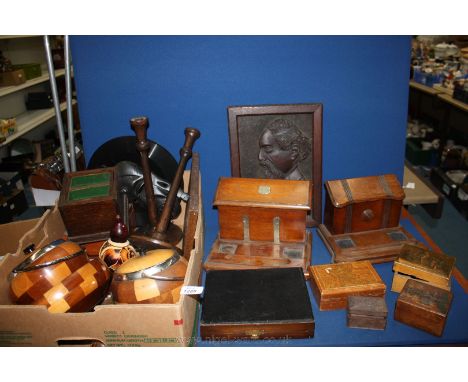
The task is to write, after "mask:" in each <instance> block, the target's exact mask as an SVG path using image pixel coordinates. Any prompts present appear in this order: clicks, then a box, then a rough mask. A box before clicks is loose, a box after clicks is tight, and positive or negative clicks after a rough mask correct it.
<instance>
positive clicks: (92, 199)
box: [58, 167, 118, 243]
mask: <svg viewBox="0 0 468 382" xmlns="http://www.w3.org/2000/svg"><path fill="white" fill-rule="evenodd" d="M58 207H59V209H60V214H61V215H62V219H63V222H64V223H65V227H66V228H67V232H68V235H69V238H70V239H71V240H73V241H76V242H78V243H86V242H91V241H97V240H106V239H107V238H108V236H109V231H110V229H111V228H112V227H113V226H114V222H115V216H116V215H117V214H118V207H117V180H116V177H115V171H114V167H109V168H101V169H96V170H86V171H77V172H70V173H66V174H65V175H64V177H63V188H62V191H61V192H60V198H59V201H58Z"/></svg>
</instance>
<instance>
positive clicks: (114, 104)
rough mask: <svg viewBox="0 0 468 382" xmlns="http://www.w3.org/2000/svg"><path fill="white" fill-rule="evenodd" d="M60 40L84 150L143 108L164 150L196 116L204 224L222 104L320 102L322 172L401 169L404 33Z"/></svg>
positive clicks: (211, 213)
mask: <svg viewBox="0 0 468 382" xmlns="http://www.w3.org/2000/svg"><path fill="white" fill-rule="evenodd" d="M71 44H72V45H71V49H72V55H73V63H74V69H75V81H76V88H77V97H78V104H79V111H80V118H81V127H82V133H83V140H84V147H85V153H86V157H87V159H89V158H90V157H91V155H92V153H93V152H94V150H95V149H96V148H97V147H99V146H100V145H101V144H102V143H103V142H105V141H106V140H108V139H110V138H112V137H116V136H120V135H132V134H133V132H132V131H131V130H130V128H129V123H128V120H129V119H130V118H131V117H133V116H137V115H147V116H148V117H149V119H150V129H149V131H148V135H149V137H150V138H151V139H153V140H155V141H157V142H159V143H160V144H162V145H163V146H165V147H166V148H167V149H168V150H170V151H171V153H172V154H173V155H174V156H175V157H176V158H178V150H179V148H180V146H181V145H182V143H183V130H184V128H185V127H187V126H193V127H196V128H198V129H199V130H201V132H202V137H201V139H200V140H199V141H198V142H197V143H196V146H195V150H196V151H198V152H199V153H200V156H201V165H202V179H203V193H204V202H205V211H206V222H207V224H208V225H214V226H216V225H217V213H216V211H215V210H213V209H212V208H211V203H212V200H213V195H214V191H215V188H216V184H217V180H218V178H219V177H220V176H229V175H230V159H229V140H228V127H227V112H226V107H227V106H228V105H254V104H277V103H280V104H281V103H307V102H320V103H322V104H323V108H324V109H323V110H324V114H323V180H328V179H337V178H344V177H356V176H366V175H375V174H382V173H396V174H397V175H398V176H399V177H400V180H401V177H402V173H403V160H404V142H405V126H406V116H407V104H408V80H409V67H410V37H408V36H391V37H389V36H378V37H377V36H320V37H318V36H255V37H252V36H132V37H130V36H75V37H73V38H72V39H71ZM207 245H210V243H207Z"/></svg>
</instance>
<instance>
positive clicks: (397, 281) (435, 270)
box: [392, 245, 455, 293]
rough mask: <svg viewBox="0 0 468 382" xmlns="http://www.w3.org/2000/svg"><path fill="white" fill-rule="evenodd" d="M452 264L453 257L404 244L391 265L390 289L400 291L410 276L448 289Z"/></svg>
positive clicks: (453, 263)
mask: <svg viewBox="0 0 468 382" xmlns="http://www.w3.org/2000/svg"><path fill="white" fill-rule="evenodd" d="M454 265H455V257H452V256H447V255H445V254H443V253H436V252H432V251H430V250H428V249H425V248H421V247H417V246H414V245H404V246H403V248H402V249H401V252H400V256H399V257H398V259H396V260H395V263H394V265H393V271H394V272H395V274H394V276H393V283H392V291H393V292H397V293H400V292H401V291H402V289H403V287H404V286H405V284H406V282H407V280H409V279H411V278H415V279H417V280H419V281H421V282H426V283H429V284H432V285H435V286H437V287H439V288H442V289H446V290H450V277H451V276H452V271H453V267H454Z"/></svg>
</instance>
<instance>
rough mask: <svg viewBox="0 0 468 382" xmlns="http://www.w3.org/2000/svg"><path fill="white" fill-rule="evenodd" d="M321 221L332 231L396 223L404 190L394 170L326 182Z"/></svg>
mask: <svg viewBox="0 0 468 382" xmlns="http://www.w3.org/2000/svg"><path fill="white" fill-rule="evenodd" d="M325 191H326V198H325V216H324V224H325V226H326V227H327V229H328V230H329V231H330V232H331V234H333V235H338V234H343V233H352V232H363V231H371V230H377V229H381V228H391V227H397V226H398V225H399V222H400V213H401V206H402V204H403V199H404V198H405V193H404V191H403V189H402V187H401V185H400V183H399V182H398V179H397V177H396V176H395V175H393V174H387V175H379V176H368V177H363V178H352V179H339V180H331V181H327V182H325Z"/></svg>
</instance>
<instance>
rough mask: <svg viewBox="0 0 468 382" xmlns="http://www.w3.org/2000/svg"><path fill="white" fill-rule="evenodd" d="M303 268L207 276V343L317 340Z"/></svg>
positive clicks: (203, 329) (203, 334) (203, 331)
mask: <svg viewBox="0 0 468 382" xmlns="http://www.w3.org/2000/svg"><path fill="white" fill-rule="evenodd" d="M314 329H315V322H314V316H313V313H312V306H311V303H310V298H309V294H308V292H307V286H306V284H305V280H304V275H303V273H302V269H301V268H272V269H254V270H229V271H208V272H207V274H206V281H205V291H204V300H203V305H202V314H201V321H200V334H201V337H202V338H203V339H205V340H238V339H271V338H276V339H285V340H287V339H288V338H308V337H313V336H314Z"/></svg>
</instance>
